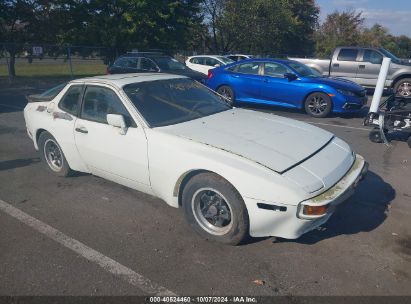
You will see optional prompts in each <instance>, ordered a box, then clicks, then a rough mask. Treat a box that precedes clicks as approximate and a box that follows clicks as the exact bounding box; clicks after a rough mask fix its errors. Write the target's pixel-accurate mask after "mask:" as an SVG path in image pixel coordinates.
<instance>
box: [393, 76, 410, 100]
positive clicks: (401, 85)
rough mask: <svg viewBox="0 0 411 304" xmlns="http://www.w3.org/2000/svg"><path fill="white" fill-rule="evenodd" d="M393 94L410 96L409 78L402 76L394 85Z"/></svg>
mask: <svg viewBox="0 0 411 304" xmlns="http://www.w3.org/2000/svg"><path fill="white" fill-rule="evenodd" d="M394 92H395V95H397V96H399V97H411V78H404V79H401V80H399V81H397V82H396V83H395V85H394Z"/></svg>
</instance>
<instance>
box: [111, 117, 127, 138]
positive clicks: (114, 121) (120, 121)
mask: <svg viewBox="0 0 411 304" xmlns="http://www.w3.org/2000/svg"><path fill="white" fill-rule="evenodd" d="M107 123H108V124H109V125H110V126H113V127H115V128H120V134H121V135H125V134H126V131H127V125H126V122H125V120H124V116H123V115H119V114H107Z"/></svg>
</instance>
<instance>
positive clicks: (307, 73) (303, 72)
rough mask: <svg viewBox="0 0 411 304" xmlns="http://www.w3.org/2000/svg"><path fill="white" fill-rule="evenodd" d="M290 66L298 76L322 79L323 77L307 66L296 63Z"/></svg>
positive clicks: (291, 63)
mask: <svg viewBox="0 0 411 304" xmlns="http://www.w3.org/2000/svg"><path fill="white" fill-rule="evenodd" d="M288 66H289V67H290V68H292V69H293V70H294V71H296V72H297V73H298V75H300V76H302V77H321V76H322V75H321V74H320V73H318V72H317V71H315V70H313V69H311V68H310V67H308V66H306V65H305V64H302V63H299V62H296V61H292V62H288Z"/></svg>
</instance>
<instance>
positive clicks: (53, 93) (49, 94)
mask: <svg viewBox="0 0 411 304" xmlns="http://www.w3.org/2000/svg"><path fill="white" fill-rule="evenodd" d="M66 84H67V83H66V82H65V83H62V84H59V85H58V86H55V87H53V88H51V89H49V90H47V91H45V92H43V93H41V94H40V95H39V97H41V98H42V99H44V100H52V99H53V98H54V97H56V96H57V94H58V93H60V92H61V90H63V88H64V87H65V86H66Z"/></svg>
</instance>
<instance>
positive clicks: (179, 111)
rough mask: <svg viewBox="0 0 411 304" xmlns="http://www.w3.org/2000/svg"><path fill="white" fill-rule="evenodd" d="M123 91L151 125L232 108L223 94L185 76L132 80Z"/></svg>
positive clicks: (170, 122)
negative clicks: (142, 80) (221, 95)
mask: <svg viewBox="0 0 411 304" xmlns="http://www.w3.org/2000/svg"><path fill="white" fill-rule="evenodd" d="M123 90H124V92H125V93H126V94H127V96H128V97H129V98H130V100H131V101H132V102H133V104H134V105H135V106H136V108H137V109H138V110H139V112H140V113H141V115H143V117H144V118H145V120H146V121H147V122H148V124H149V125H150V126H151V127H153V128H155V127H162V126H167V125H173V124H177V123H181V122H185V121H189V120H193V119H197V118H201V117H205V116H208V115H212V114H215V113H219V112H222V111H226V110H229V109H231V107H230V106H229V105H228V104H227V103H226V102H225V101H224V99H223V98H222V97H220V96H219V95H217V94H215V93H213V92H212V91H211V90H209V89H207V88H206V87H204V86H203V85H202V84H200V83H198V82H196V81H194V80H192V79H187V78H179V79H166V80H157V81H150V82H139V83H132V84H128V85H126V86H124V87H123Z"/></svg>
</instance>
